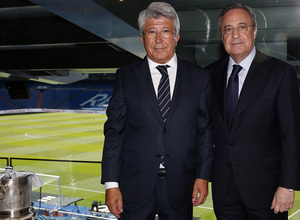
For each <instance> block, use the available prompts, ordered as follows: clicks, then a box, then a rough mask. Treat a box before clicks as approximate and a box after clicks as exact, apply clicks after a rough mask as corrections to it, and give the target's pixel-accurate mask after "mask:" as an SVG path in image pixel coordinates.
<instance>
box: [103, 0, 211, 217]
mask: <svg viewBox="0 0 300 220" xmlns="http://www.w3.org/2000/svg"><path fill="white" fill-rule="evenodd" d="M138 23H139V28H140V33H141V40H142V42H143V44H144V47H145V50H146V52H147V56H146V57H145V58H144V59H143V60H141V61H139V62H137V63H134V64H130V65H128V66H126V67H122V68H120V69H119V70H118V71H117V74H116V79H115V85H114V91H113V96H112V98H111V99H110V102H109V106H108V109H107V116H108V119H107V121H106V123H105V125H104V134H105V142H104V150H103V160H102V183H105V186H106V204H107V206H108V208H109V210H110V211H111V212H112V213H113V214H114V215H115V216H116V217H118V218H120V219H123V220H146V219H147V220H151V219H152V220H154V218H155V216H156V215H158V216H159V219H161V220H163V219H170V220H192V219H193V218H192V208H193V205H194V206H198V205H199V204H202V203H204V201H205V200H206V197H207V195H208V181H209V180H210V179H211V173H212V170H211V167H212V158H213V148H212V137H211V123H210V116H209V107H210V77H209V74H208V72H207V71H206V70H204V69H203V68H201V67H199V66H197V65H196V64H193V63H191V62H188V61H185V60H183V59H182V58H181V57H179V56H177V54H176V53H175V48H176V45H177V42H178V40H179V27H180V25H179V18H178V15H177V13H176V12H175V10H174V8H173V7H172V6H171V5H169V4H168V3H164V2H153V3H151V4H150V5H149V6H148V8H147V9H146V10H144V11H142V12H141V13H140V15H139V18H138Z"/></svg>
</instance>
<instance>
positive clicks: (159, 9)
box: [138, 2, 180, 35]
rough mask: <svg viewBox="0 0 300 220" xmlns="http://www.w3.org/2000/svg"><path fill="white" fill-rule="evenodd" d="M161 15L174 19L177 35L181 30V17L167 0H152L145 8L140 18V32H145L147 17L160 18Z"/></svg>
mask: <svg viewBox="0 0 300 220" xmlns="http://www.w3.org/2000/svg"><path fill="white" fill-rule="evenodd" d="M161 16H163V17H166V18H169V19H171V20H173V24H174V28H175V35H178V34H179V30H180V23H179V17H178V15H177V13H176V11H175V9H174V8H173V7H172V6H171V5H170V4H169V3H166V2H152V3H151V4H150V5H149V6H148V7H147V8H146V9H145V10H143V11H141V13H140V15H139V18H138V24H139V30H140V34H142V33H143V32H144V28H145V22H146V19H150V18H159V17H161Z"/></svg>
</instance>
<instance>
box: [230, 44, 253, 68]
mask: <svg viewBox="0 0 300 220" xmlns="http://www.w3.org/2000/svg"><path fill="white" fill-rule="evenodd" d="M255 54H256V49H255V46H254V48H253V50H252V51H251V53H250V54H249V55H248V56H247V57H246V58H245V59H243V60H242V62H240V63H235V62H234V61H233V59H232V58H231V57H229V63H228V70H229V69H231V68H232V66H233V65H234V64H238V65H240V66H241V67H243V69H245V70H246V71H247V72H248V70H249V69H250V66H251V63H252V61H253V59H254V57H255Z"/></svg>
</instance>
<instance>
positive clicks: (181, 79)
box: [166, 56, 189, 123]
mask: <svg viewBox="0 0 300 220" xmlns="http://www.w3.org/2000/svg"><path fill="white" fill-rule="evenodd" d="M186 69H187V68H184V67H183V63H182V61H181V58H180V57H179V56H177V73H176V81H175V86H174V91H173V97H172V103H171V108H170V112H169V115H168V120H167V122H166V123H168V121H170V120H171V119H172V116H173V114H174V112H175V110H176V106H178V105H179V101H180V100H181V99H182V98H181V96H182V94H184V91H182V89H183V88H186V87H185V85H184V84H185V82H187V80H188V77H189V74H184V71H185V70H186Z"/></svg>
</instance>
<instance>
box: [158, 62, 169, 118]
mask: <svg viewBox="0 0 300 220" xmlns="http://www.w3.org/2000/svg"><path fill="white" fill-rule="evenodd" d="M168 67H170V66H168V65H159V66H157V67H156V68H157V69H158V70H159V72H160V73H161V75H162V77H161V79H160V82H159V86H158V95H157V101H158V104H159V110H160V113H161V117H162V120H163V122H164V123H165V122H166V121H167V117H168V113H169V110H170V106H171V95H170V82H169V75H168V71H167V68H168Z"/></svg>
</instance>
